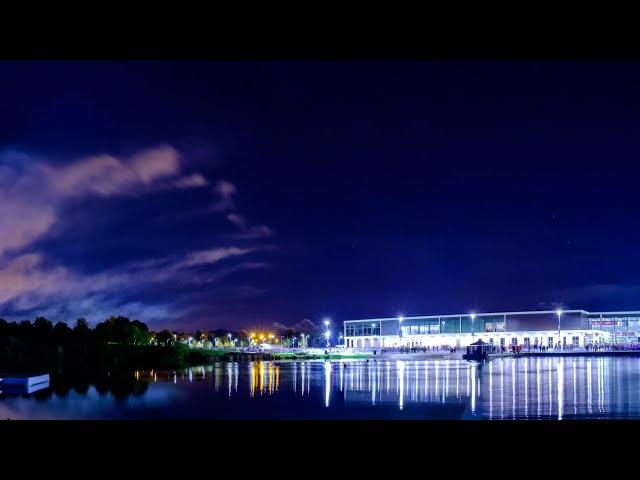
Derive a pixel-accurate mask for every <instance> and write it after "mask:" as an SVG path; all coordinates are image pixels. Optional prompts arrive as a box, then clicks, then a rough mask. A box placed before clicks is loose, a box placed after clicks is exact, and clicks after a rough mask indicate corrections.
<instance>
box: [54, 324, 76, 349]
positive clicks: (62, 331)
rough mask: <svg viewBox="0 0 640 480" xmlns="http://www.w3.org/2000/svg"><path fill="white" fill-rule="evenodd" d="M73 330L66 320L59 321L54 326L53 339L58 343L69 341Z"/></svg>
mask: <svg viewBox="0 0 640 480" xmlns="http://www.w3.org/2000/svg"><path fill="white" fill-rule="evenodd" d="M72 334H73V332H72V330H71V329H70V328H69V326H68V325H67V324H66V323H65V322H58V323H56V324H55V326H54V327H53V339H54V340H55V342H56V343H57V344H58V345H61V344H65V343H68V342H69V340H70V339H71V336H72Z"/></svg>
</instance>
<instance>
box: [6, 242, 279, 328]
mask: <svg viewBox="0 0 640 480" xmlns="http://www.w3.org/2000/svg"><path fill="white" fill-rule="evenodd" d="M257 250H258V249H257V248H237V247H219V248H211V249H206V250H199V251H194V252H190V253H187V254H185V255H181V256H170V257H164V258H158V259H151V260H146V261H140V262H133V263H130V264H127V265H124V266H120V267H117V268H113V269H109V270H106V271H103V272H99V273H95V274H89V275H83V274H79V273H77V272H75V271H73V270H71V269H69V268H66V267H62V266H49V265H47V264H46V262H45V259H44V256H43V255H42V254H39V253H29V254H24V255H20V256H18V257H16V258H15V259H13V260H11V261H10V262H7V263H6V264H5V265H4V266H3V267H2V268H0V286H2V288H0V304H6V303H11V309H12V310H17V311H26V310H30V309H34V308H36V307H38V306H39V305H41V304H47V303H50V302H53V303H54V304H65V303H68V302H75V304H77V305H81V303H80V302H81V300H82V299H83V298H86V297H90V296H92V295H97V294H103V295H104V294H106V293H108V292H116V293H117V292H118V291H122V290H123V289H126V290H127V291H129V292H130V291H132V290H137V289H144V288H146V287H148V286H149V285H151V284H159V283H167V284H171V285H173V286H175V285H177V284H180V285H188V284H194V285H202V284H207V283H214V282H218V281H220V280H222V279H223V278H225V277H227V276H228V275H230V274H231V273H233V272H236V271H240V270H248V269H257V268H266V267H268V264H267V263H265V262H256V261H244V262H241V263H239V264H236V265H231V266H227V267H224V268H221V269H218V270H215V271H213V272H211V271H209V272H205V273H204V274H203V273H195V272H194V271H193V270H194V269H196V268H200V267H211V266H213V265H215V264H218V263H220V262H223V261H224V260H227V259H230V258H234V257H239V256H246V255H248V254H250V253H252V252H255V251H257ZM79 314H84V315H86V313H82V312H80V313H79Z"/></svg>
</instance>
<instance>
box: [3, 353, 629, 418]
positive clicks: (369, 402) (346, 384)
mask: <svg viewBox="0 0 640 480" xmlns="http://www.w3.org/2000/svg"><path fill="white" fill-rule="evenodd" d="M345 365H346V367H345ZM7 418H10V419H491V420H496V419H576V418H579V419H585V418H587V419H611V418H621V419H637V418H640V358H631V357H628V358H614V357H604V358H603V357H600V358H584V357H574V358H558V357H551V358H517V359H514V358H503V359H496V360H493V361H491V362H489V363H487V364H485V365H482V366H481V367H478V366H473V365H471V364H469V363H467V362H465V361H462V360H453V359H451V360H444V359H443V360H434V359H430V360H405V361H402V360H385V359H383V360H380V359H377V361H374V360H371V361H369V362H366V361H361V360H358V361H355V360H353V361H342V362H340V361H332V362H324V361H304V362H301V361H298V362H293V361H291V362H284V361H283V362H247V363H223V362H220V363H217V364H213V365H207V366H203V367H195V368H190V369H186V370H179V371H153V370H152V371H137V372H131V373H128V374H120V375H117V376H116V375H112V374H108V373H106V372H105V373H104V374H101V375H99V376H93V377H77V376H74V377H68V376H64V375H53V376H52V381H51V384H50V386H49V387H48V388H45V389H43V390H40V391H38V392H34V393H31V394H19V395H16V394H6V393H5V394H0V419H7Z"/></svg>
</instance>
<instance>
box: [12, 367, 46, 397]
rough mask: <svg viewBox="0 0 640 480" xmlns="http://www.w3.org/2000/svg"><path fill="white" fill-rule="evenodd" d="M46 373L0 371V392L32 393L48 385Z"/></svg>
mask: <svg viewBox="0 0 640 480" xmlns="http://www.w3.org/2000/svg"><path fill="white" fill-rule="evenodd" d="M50 380H51V379H50V377H49V374H48V373H15V372H13V373H0V393H33V392H37V391H38V390H42V389H44V388H48V387H49V382H50Z"/></svg>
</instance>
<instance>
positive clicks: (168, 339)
mask: <svg viewBox="0 0 640 480" xmlns="http://www.w3.org/2000/svg"><path fill="white" fill-rule="evenodd" d="M156 339H157V340H158V343H160V344H161V345H171V344H173V333H171V332H170V331H169V330H162V331H161V332H159V333H158V335H156Z"/></svg>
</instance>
